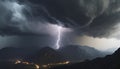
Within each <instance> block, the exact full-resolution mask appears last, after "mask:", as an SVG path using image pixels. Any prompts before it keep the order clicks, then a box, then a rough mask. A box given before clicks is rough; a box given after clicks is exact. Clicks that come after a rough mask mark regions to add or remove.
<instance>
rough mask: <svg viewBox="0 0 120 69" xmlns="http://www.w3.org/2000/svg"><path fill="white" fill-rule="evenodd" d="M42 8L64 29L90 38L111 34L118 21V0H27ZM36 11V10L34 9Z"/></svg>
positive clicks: (119, 3)
mask: <svg viewBox="0 0 120 69" xmlns="http://www.w3.org/2000/svg"><path fill="white" fill-rule="evenodd" d="M29 2H31V3H32V4H34V5H37V6H39V7H40V6H41V5H42V6H44V7H45V9H46V10H47V12H48V14H49V15H51V17H54V18H56V19H59V20H60V21H62V22H63V24H64V25H65V26H66V27H73V28H74V29H77V32H80V33H84V34H87V35H90V36H95V37H103V36H108V35H109V34H110V33H113V30H112V29H114V26H115V25H117V24H118V23H119V20H120V1H119V0H44V1H43V0H29ZM36 9H37V8H36Z"/></svg>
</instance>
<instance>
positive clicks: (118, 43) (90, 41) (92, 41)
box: [75, 36, 120, 51]
mask: <svg viewBox="0 0 120 69" xmlns="http://www.w3.org/2000/svg"><path fill="white" fill-rule="evenodd" d="M75 44H77V45H82V46H90V47H94V48H96V49H98V50H104V51H105V50H108V49H112V48H113V49H114V48H115V49H116V48H119V47H120V40H118V39H116V38H94V37H90V36H83V37H77V38H75Z"/></svg>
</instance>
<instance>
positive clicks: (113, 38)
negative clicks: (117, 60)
mask: <svg viewBox="0 0 120 69" xmlns="http://www.w3.org/2000/svg"><path fill="white" fill-rule="evenodd" d="M59 27H62V28H61V31H60V41H59V44H60V46H61V47H62V46H66V45H70V44H71V45H82V46H91V47H94V48H96V49H99V50H107V49H110V48H118V47H120V44H119V43H120V31H119V30H120V28H119V27H120V0H1V1H0V35H1V36H0V48H3V47H7V46H15V47H25V48H38V47H45V46H50V47H52V48H56V42H57V40H58V35H59V32H58V31H59V29H58V28H59Z"/></svg>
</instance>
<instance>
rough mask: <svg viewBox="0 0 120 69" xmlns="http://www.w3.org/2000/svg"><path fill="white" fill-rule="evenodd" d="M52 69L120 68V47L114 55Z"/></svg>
mask: <svg viewBox="0 0 120 69" xmlns="http://www.w3.org/2000/svg"><path fill="white" fill-rule="evenodd" d="M51 69H120V48H119V49H118V50H117V51H116V52H115V53H113V54H112V55H108V56H106V57H104V58H96V59H94V60H92V61H85V62H82V63H75V64H69V65H63V66H59V67H54V68H51Z"/></svg>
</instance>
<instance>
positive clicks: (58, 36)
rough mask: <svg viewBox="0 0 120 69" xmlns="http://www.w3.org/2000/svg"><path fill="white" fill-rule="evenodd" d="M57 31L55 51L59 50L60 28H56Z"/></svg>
mask: <svg viewBox="0 0 120 69" xmlns="http://www.w3.org/2000/svg"><path fill="white" fill-rule="evenodd" d="M57 30H58V34H57V42H56V49H59V48H60V41H61V33H62V26H58V28H57Z"/></svg>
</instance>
